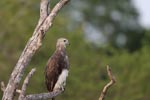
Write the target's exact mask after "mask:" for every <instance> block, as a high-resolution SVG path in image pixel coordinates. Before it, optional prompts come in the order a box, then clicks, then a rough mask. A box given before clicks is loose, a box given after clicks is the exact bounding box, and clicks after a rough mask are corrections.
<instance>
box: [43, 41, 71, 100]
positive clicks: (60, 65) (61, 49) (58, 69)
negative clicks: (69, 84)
mask: <svg viewBox="0 0 150 100" xmlns="http://www.w3.org/2000/svg"><path fill="white" fill-rule="evenodd" d="M68 44H69V41H68V40H67V39H65V38H59V39H58V40H57V44H56V50H55V52H54V54H53V55H52V56H51V57H50V59H49V60H48V62H47V65H46V69H45V83H46V86H47V89H48V91H49V92H52V91H54V90H64V87H65V84H66V78H67V76H68V72H69V60H68V56H67V53H66V46H67V45H68ZM52 100H54V98H53V99H52Z"/></svg>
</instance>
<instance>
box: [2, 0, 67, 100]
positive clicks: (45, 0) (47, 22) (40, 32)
mask: <svg viewBox="0 0 150 100" xmlns="http://www.w3.org/2000/svg"><path fill="white" fill-rule="evenodd" d="M69 1H70V0H60V1H59V2H58V3H57V4H56V5H55V6H54V8H53V9H52V10H50V8H49V7H50V0H41V3H40V18H39V21H38V24H37V26H36V28H35V30H34V32H33V35H32V37H31V38H30V39H29V41H28V42H27V44H26V46H25V48H24V50H23V52H22V54H21V56H20V58H19V60H18V62H17V64H16V66H15V67H14V70H13V71H12V73H11V76H10V79H9V82H8V84H7V86H6V88H5V89H4V93H3V97H2V100H12V99H13V98H14V94H15V92H16V91H17V89H18V85H19V83H20V81H21V79H22V76H23V74H24V71H25V69H26V67H27V65H28V64H29V62H30V60H31V58H32V56H33V55H34V54H35V52H36V51H37V50H38V49H39V48H40V46H41V45H42V40H43V37H44V36H45V34H46V32H47V31H48V29H49V28H51V27H52V23H53V20H54V18H55V17H56V15H57V14H58V12H59V11H60V10H61V9H62V7H63V6H64V5H65V4H67V3H68V2H69ZM33 72H34V71H31V73H29V77H31V74H32V73H33ZM29 77H28V78H27V80H28V79H29ZM24 87H26V82H25V83H24V86H23V87H22V91H21V94H22V96H20V97H19V98H22V97H23V94H24V93H25V92H23V91H24ZM59 93H60V92H59ZM54 94H55V95H56V94H58V92H56V93H54ZM49 95H52V94H50V93H49ZM55 95H53V96H55ZM29 97H30V95H29V96H27V99H28V98H29ZM24 98H26V97H24ZM20 100H23V99H20Z"/></svg>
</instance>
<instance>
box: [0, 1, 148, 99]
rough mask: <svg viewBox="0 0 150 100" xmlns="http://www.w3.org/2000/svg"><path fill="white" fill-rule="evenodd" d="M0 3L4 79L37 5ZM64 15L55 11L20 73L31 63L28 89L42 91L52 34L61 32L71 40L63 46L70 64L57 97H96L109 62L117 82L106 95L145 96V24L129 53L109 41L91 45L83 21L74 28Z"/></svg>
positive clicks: (32, 24)
mask: <svg viewBox="0 0 150 100" xmlns="http://www.w3.org/2000/svg"><path fill="white" fill-rule="evenodd" d="M96 2H99V1H98V0H94V3H96ZM22 3H23V4H22ZM4 5H5V6H4ZM0 7H1V8H2V9H1V15H2V16H0V22H1V24H0V51H1V52H0V70H1V73H0V81H5V83H7V81H8V79H9V76H10V74H11V72H12V70H13V67H14V66H15V64H16V62H17V60H18V58H19V56H20V54H21V52H22V50H23V48H24V46H25V44H26V42H27V41H28V39H29V37H30V36H31V35H32V32H33V30H34V27H35V25H36V23H37V20H38V16H39V5H38V2H37V1H35V0H34V1H25V2H23V1H22V0H20V1H19V2H17V1H15V0H13V1H10V0H5V1H0ZM66 17H67V15H63V14H62V13H61V14H59V15H58V17H57V18H56V19H55V21H54V26H53V28H52V29H51V30H49V31H48V32H47V34H46V36H45V39H44V41H43V44H42V47H41V48H40V49H39V50H38V51H37V53H36V54H35V55H34V56H33V58H32V60H31V63H30V64H29V65H28V68H27V70H26V71H25V75H24V77H25V76H26V75H27V73H28V72H29V71H30V70H31V68H33V67H36V68H37V71H36V72H35V74H34V75H33V77H32V78H31V80H30V83H29V86H28V88H27V94H30V93H41V92H46V91H47V90H46V87H45V84H44V70H45V65H46V62H47V60H48V58H49V57H50V56H51V55H52V53H53V52H54V50H55V43H56V40H57V38H59V37H66V38H68V39H69V41H70V44H71V45H70V46H69V47H68V48H67V51H68V55H69V58H70V66H71V67H70V73H69V77H68V80H67V86H66V90H65V92H64V93H63V94H61V95H60V96H58V97H57V99H58V100H97V99H98V97H99V95H100V92H101V90H102V88H103V86H104V85H105V84H106V83H107V82H108V81H109V79H108V76H107V73H106V65H110V67H111V68H112V71H113V73H114V74H115V76H116V79H117V83H116V84H115V85H114V86H113V87H112V88H110V90H109V91H108V94H107V97H106V100H149V99H150V96H149V93H150V86H149V83H150V80H149V70H150V67H149V66H150V63H149V58H150V53H149V51H150V46H149V43H150V42H149V40H150V36H149V34H150V31H148V30H147V31H146V32H145V33H144V35H143V37H141V38H142V44H141V45H142V46H140V49H138V50H137V51H135V52H132V53H130V52H128V51H127V50H126V49H119V50H117V49H116V48H115V47H114V46H113V45H110V46H106V47H101V48H100V47H97V46H95V45H93V44H92V43H90V42H88V41H87V40H85V38H84V33H83V31H82V29H81V27H82V26H80V25H79V28H78V29H76V30H74V31H70V30H68V27H67V26H66V24H68V23H69V22H67V20H66V19H65V18H66ZM132 35H133V37H136V35H134V34H132ZM129 37H130V38H131V37H132V36H129ZM136 39H138V36H137V37H136ZM134 45H137V44H136V43H135V42H134V44H133V45H132V46H134ZM23 79H24V78H23ZM21 85H22V82H21V84H20V86H21ZM0 97H2V92H0Z"/></svg>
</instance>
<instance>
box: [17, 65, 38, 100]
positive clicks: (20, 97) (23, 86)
mask: <svg viewBox="0 0 150 100" xmlns="http://www.w3.org/2000/svg"><path fill="white" fill-rule="evenodd" d="M35 71H36V69H35V68H33V69H32V70H31V71H30V73H29V74H28V75H27V76H26V78H25V80H24V82H23V85H22V89H21V93H20V96H19V100H23V98H25V93H26V89H27V85H28V84H29V79H30V78H31V76H32V75H33V74H34V72H35Z"/></svg>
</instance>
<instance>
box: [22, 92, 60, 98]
mask: <svg viewBox="0 0 150 100" xmlns="http://www.w3.org/2000/svg"><path fill="white" fill-rule="evenodd" d="M62 92H63V90H57V91H53V92H48V93H40V94H30V95H27V96H26V97H25V98H24V99H22V100H47V99H50V98H53V97H56V96H57V95H59V94H61V93H62Z"/></svg>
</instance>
